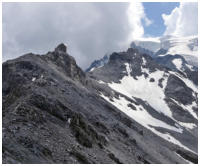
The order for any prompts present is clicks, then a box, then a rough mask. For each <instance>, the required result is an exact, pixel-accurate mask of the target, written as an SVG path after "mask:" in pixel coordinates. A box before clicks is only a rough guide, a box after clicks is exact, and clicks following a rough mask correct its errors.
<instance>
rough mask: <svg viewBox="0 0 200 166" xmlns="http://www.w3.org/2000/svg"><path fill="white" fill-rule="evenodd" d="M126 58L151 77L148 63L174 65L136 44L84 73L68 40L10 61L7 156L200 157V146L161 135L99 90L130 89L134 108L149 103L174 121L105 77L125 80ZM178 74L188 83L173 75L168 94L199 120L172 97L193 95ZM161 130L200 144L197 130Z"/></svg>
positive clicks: (25, 159) (64, 159) (79, 159)
mask: <svg viewBox="0 0 200 166" xmlns="http://www.w3.org/2000/svg"><path fill="white" fill-rule="evenodd" d="M143 59H146V63H145V64H144V63H143ZM125 62H129V63H132V72H131V76H132V77H133V78H137V77H138V76H142V75H146V78H148V74H147V73H145V72H144V71H142V70H141V66H143V67H146V68H148V69H149V71H151V72H154V71H155V70H161V71H166V72H167V71H168V69H166V68H164V67H162V66H160V65H158V64H156V62H154V61H153V59H152V58H151V57H149V56H148V55H145V54H139V53H138V52H137V50H135V49H129V50H128V51H127V52H122V53H113V54H112V55H111V56H110V61H109V62H108V63H107V64H106V65H104V66H103V67H101V68H99V69H95V70H94V72H89V73H88V74H85V73H84V72H83V71H82V70H81V68H79V67H78V66H77V64H76V61H75V60H74V58H73V57H72V56H70V55H69V54H68V53H67V47H66V46H65V45H64V44H60V45H58V46H57V47H56V49H55V50H54V51H53V52H48V53H47V54H45V55H35V54H32V53H31V54H26V55H23V56H21V57H19V58H17V59H14V60H10V61H7V62H5V63H3V65H2V70H3V75H2V78H3V84H2V85H3V86H2V94H3V97H2V99H3V100H2V104H3V110H2V117H3V122H2V141H3V142H2V146H3V150H2V158H3V163H187V161H186V160H189V161H191V162H197V154H195V153H194V152H190V151H188V150H186V149H184V148H181V147H179V146H177V145H175V144H172V143H170V142H169V141H166V140H164V139H162V138H161V137H159V136H158V135H156V134H155V133H153V132H152V131H151V130H149V129H147V128H145V127H144V126H142V125H141V124H140V123H138V122H136V121H135V120H134V119H132V118H130V117H129V116H127V115H126V114H125V113H123V112H122V111H120V110H119V109H118V108H117V107H115V106H114V105H112V104H111V103H110V102H108V101H106V100H104V99H103V98H102V97H100V94H104V95H106V96H108V97H109V98H110V100H113V99H115V98H120V97H121V96H123V97H125V98H126V100H127V101H129V102H130V103H129V105H128V107H129V108H130V109H132V110H133V111H135V112H136V111H137V107H138V106H142V107H144V108H145V109H146V110H147V111H148V112H149V114H151V116H152V117H154V118H157V119H159V120H162V121H163V122H165V123H169V124H170V125H172V126H173V125H175V122H174V121H173V120H171V119H169V118H168V117H165V116H163V115H162V116H161V115H160V114H159V113H158V112H157V111H155V109H154V108H153V107H152V106H151V105H149V104H147V103H146V102H145V101H144V100H143V99H142V98H141V99H140V98H133V99H131V98H129V97H127V96H125V95H123V94H120V93H118V92H117V91H114V90H113V89H111V88H110V87H109V86H107V85H106V84H101V83H99V82H98V81H99V80H102V81H105V82H108V83H109V82H112V81H114V82H120V79H121V78H123V77H124V75H127V73H124V72H122V71H124V70H125V69H126V66H125V65H124V63H125ZM154 82H155V80H154V81H150V83H154ZM171 82H172V83H173V82H176V83H177V86H176V84H175V85H174V86H176V87H177V88H178V87H179V86H180V87H182V88H183V89H184V90H185V89H187V87H186V85H185V84H183V83H182V82H181V83H180V80H177V78H176V77H175V78H173V77H172V78H171V79H170V80H168V83H167V84H169V85H167V90H166V101H168V104H169V105H170V107H171V108H172V109H173V111H174V117H175V118H176V119H179V120H182V121H186V120H187V121H189V122H193V121H194V119H193V116H191V115H190V114H189V115H187V114H186V113H184V112H185V110H183V111H180V110H181V109H179V108H178V106H177V105H176V103H173V101H171V99H170V98H171V97H172V98H174V99H177V100H178V99H180V102H182V103H184V102H186V103H189V102H188V101H187V100H188V98H190V97H192V96H191V91H190V89H187V91H186V92H187V95H186V96H185V98H184V99H182V98H181V95H182V91H181V88H178V90H179V91H180V95H176V94H174V93H173V90H172V89H173V88H174V86H172V85H171ZM160 84H162V80H161V81H160ZM158 86H159V85H158ZM176 97H177V98H176ZM193 98H194V96H193ZM182 100H183V101H182ZM192 100H196V98H194V99H192ZM183 117H187V118H183ZM195 124H197V121H195ZM155 130H159V131H162V132H163V133H165V132H168V133H172V134H173V135H174V137H175V138H177V139H178V140H180V141H181V142H182V143H183V144H185V145H186V146H187V147H189V148H190V149H192V150H193V151H196V149H197V148H195V146H196V145H197V134H196V133H197V131H194V130H191V131H190V130H186V129H183V134H182V135H181V134H179V135H178V134H176V133H173V131H170V130H169V131H167V130H165V129H164V128H161V127H160V128H155ZM179 137H180V138H179ZM186 142H188V143H186ZM176 154H179V155H181V156H182V157H180V156H179V155H176ZM184 158H185V159H186V160H184Z"/></svg>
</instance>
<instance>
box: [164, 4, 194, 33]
mask: <svg viewBox="0 0 200 166" xmlns="http://www.w3.org/2000/svg"><path fill="white" fill-rule="evenodd" d="M162 18H163V20H164V24H165V25H166V30H165V32H164V35H175V36H191V35H197V34H198V3H197V2H191V3H189V2H182V3H180V6H179V7H176V8H175V9H174V10H173V11H172V12H171V13H170V14H169V15H166V14H163V15H162Z"/></svg>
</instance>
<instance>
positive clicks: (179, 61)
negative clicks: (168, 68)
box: [172, 58, 183, 70]
mask: <svg viewBox="0 0 200 166" xmlns="http://www.w3.org/2000/svg"><path fill="white" fill-rule="evenodd" d="M172 63H173V64H174V65H175V66H176V68H177V69H178V70H181V68H182V63H183V62H182V60H181V59H180V58H177V59H173V60H172Z"/></svg>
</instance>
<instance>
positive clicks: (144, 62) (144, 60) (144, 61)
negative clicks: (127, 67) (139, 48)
mask: <svg viewBox="0 0 200 166" xmlns="http://www.w3.org/2000/svg"><path fill="white" fill-rule="evenodd" d="M142 61H143V62H142V65H143V66H145V65H146V64H147V61H146V59H145V58H144V57H142Z"/></svg>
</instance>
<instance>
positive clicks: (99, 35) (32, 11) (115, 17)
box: [3, 3, 132, 68]
mask: <svg viewBox="0 0 200 166" xmlns="http://www.w3.org/2000/svg"><path fill="white" fill-rule="evenodd" d="M128 7H129V3H3V61H5V60H7V59H12V58H15V57H18V56H20V55H22V54H25V53H28V52H33V53H40V54H42V53H46V52H47V51H49V50H53V49H54V47H55V46H56V45H57V44H59V43H61V42H63V43H66V45H67V46H68V50H69V53H70V54H71V55H72V56H74V57H75V59H76V61H77V63H78V64H79V65H80V66H81V67H82V68H86V67H87V66H88V65H89V64H90V63H91V62H92V61H93V60H94V59H97V58H100V57H103V56H104V54H105V53H111V52H113V51H119V50H123V49H127V47H128V43H127V41H128V38H129V37H130V36H129V35H130V34H131V31H132V27H131V26H130V24H129V21H128V17H127V9H128Z"/></svg>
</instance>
